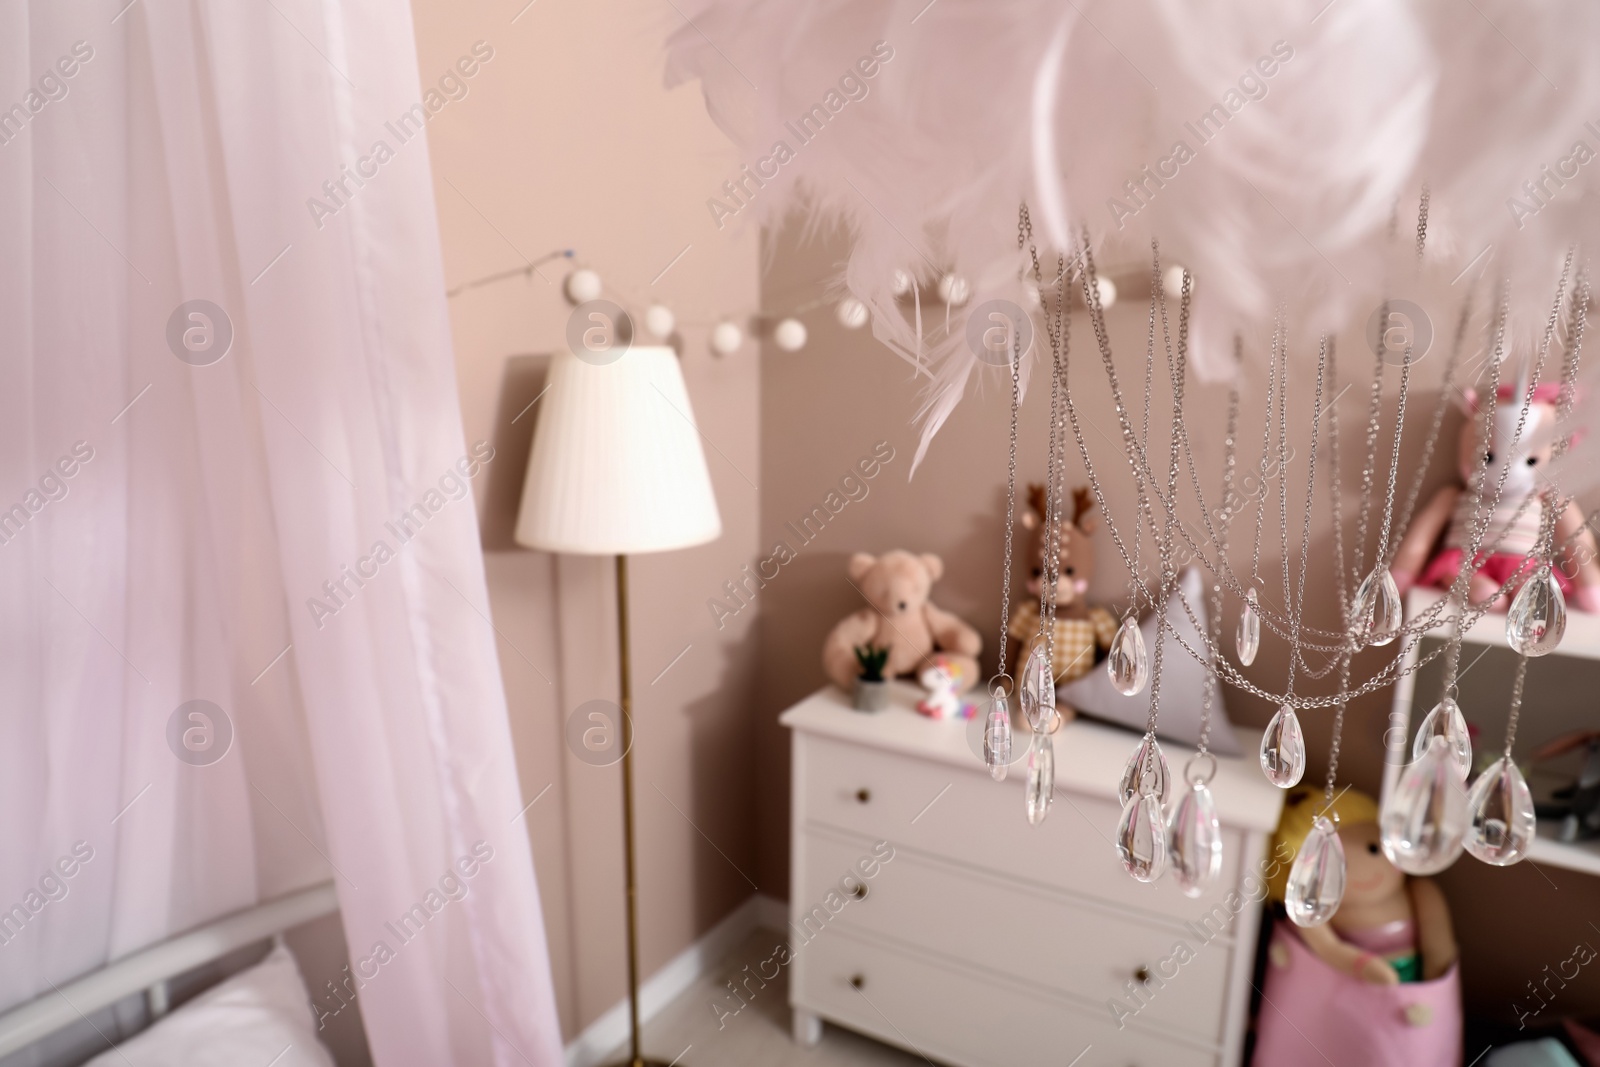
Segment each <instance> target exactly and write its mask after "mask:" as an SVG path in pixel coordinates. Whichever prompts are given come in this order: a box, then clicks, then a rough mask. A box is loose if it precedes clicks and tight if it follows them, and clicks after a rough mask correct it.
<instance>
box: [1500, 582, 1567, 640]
mask: <svg viewBox="0 0 1600 1067" xmlns="http://www.w3.org/2000/svg"><path fill="white" fill-rule="evenodd" d="M1566 632H1567V601H1566V598H1565V597H1563V596H1562V595H1561V586H1560V585H1558V584H1556V579H1555V575H1553V574H1551V573H1550V568H1549V567H1543V568H1541V569H1540V571H1539V573H1538V574H1535V575H1534V576H1533V577H1532V578H1529V579H1528V580H1527V581H1525V582H1523V583H1522V588H1521V589H1518V590H1517V595H1516V596H1515V597H1514V598H1512V601H1511V610H1510V611H1508V612H1507V613H1506V642H1507V643H1508V644H1509V645H1510V646H1511V648H1512V649H1513V650H1514V651H1516V652H1520V653H1521V654H1523V655H1524V656H1548V655H1549V654H1550V653H1552V652H1554V651H1555V650H1556V646H1557V645H1559V644H1560V643H1561V635H1562V634H1564V633H1566Z"/></svg>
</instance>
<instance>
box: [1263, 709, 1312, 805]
mask: <svg viewBox="0 0 1600 1067" xmlns="http://www.w3.org/2000/svg"><path fill="white" fill-rule="evenodd" d="M1261 772H1262V773H1263V774H1265V775H1266V776H1267V781H1269V782H1271V783H1272V784H1273V785H1275V786H1277V787H1278V788H1279V789H1288V788H1289V787H1290V786H1292V785H1295V784H1297V783H1298V782H1299V781H1300V776H1301V775H1303V774H1305V773H1306V738H1305V734H1304V733H1302V732H1301V730H1300V717H1299V716H1298V715H1296V714H1295V713H1294V708H1292V707H1290V706H1289V705H1288V704H1285V705H1283V706H1282V707H1280V708H1279V709H1278V713H1277V714H1276V715H1274V716H1273V717H1272V721H1271V722H1269V723H1267V731H1266V733H1264V734H1262V735H1261Z"/></svg>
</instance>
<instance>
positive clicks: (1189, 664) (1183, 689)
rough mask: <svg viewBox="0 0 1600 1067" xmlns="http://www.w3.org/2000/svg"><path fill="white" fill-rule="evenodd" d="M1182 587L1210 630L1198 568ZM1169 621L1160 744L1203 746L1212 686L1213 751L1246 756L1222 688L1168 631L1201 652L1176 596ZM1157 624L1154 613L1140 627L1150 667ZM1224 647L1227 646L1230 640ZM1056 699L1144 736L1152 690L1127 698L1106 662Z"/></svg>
mask: <svg viewBox="0 0 1600 1067" xmlns="http://www.w3.org/2000/svg"><path fill="white" fill-rule="evenodd" d="M1178 584H1179V587H1180V588H1181V589H1182V591H1183V594H1184V596H1185V597H1187V598H1188V601H1189V606H1190V607H1191V608H1193V609H1194V615H1195V618H1196V619H1198V620H1199V621H1200V625H1202V626H1204V625H1206V605H1205V582H1204V580H1203V579H1202V577H1201V573H1200V571H1199V569H1197V568H1195V567H1188V568H1185V569H1184V571H1183V573H1181V574H1180V575H1179V576H1178ZM1167 617H1168V620H1169V624H1168V629H1169V632H1168V633H1167V646H1166V648H1165V649H1163V650H1162V657H1163V660H1162V667H1161V715H1160V718H1159V719H1158V720H1157V722H1156V736H1157V737H1158V738H1160V739H1161V740H1162V741H1172V742H1176V743H1178V744H1183V745H1191V746H1192V745H1195V744H1197V743H1199V741H1200V709H1201V706H1202V703H1203V701H1204V700H1205V692H1206V689H1207V687H1209V688H1210V689H1211V692H1212V696H1211V751H1212V752H1215V753H1216V754H1217V755H1219V756H1237V755H1239V754H1240V752H1241V751H1242V750H1241V749H1240V748H1239V739H1238V738H1237V737H1235V736H1234V733H1233V727H1232V725H1231V724H1230V723H1229V722H1228V713H1227V709H1226V708H1224V707H1223V703H1222V694H1221V693H1220V692H1219V691H1218V690H1219V689H1220V687H1219V686H1218V685H1217V682H1216V680H1215V679H1214V678H1212V677H1211V674H1210V672H1209V671H1207V670H1206V669H1205V667H1204V666H1202V665H1201V664H1199V663H1197V662H1195V659H1194V657H1193V656H1191V655H1189V653H1187V652H1185V651H1184V650H1183V646H1182V645H1180V644H1178V642H1177V639H1176V637H1174V636H1173V634H1172V633H1171V632H1170V631H1173V630H1175V631H1177V632H1178V633H1179V634H1182V635H1183V639H1184V640H1185V641H1187V642H1188V644H1189V647H1190V648H1192V649H1195V650H1196V651H1203V646H1202V645H1201V642H1200V635H1199V634H1198V633H1196V632H1195V628H1194V623H1192V622H1190V621H1189V615H1188V613H1187V612H1185V611H1184V610H1183V604H1182V603H1180V602H1179V600H1178V594H1177V592H1176V591H1175V592H1174V593H1173V595H1172V598H1171V599H1170V600H1169V601H1167ZM1156 622H1157V619H1156V616H1155V613H1154V612H1152V613H1151V614H1150V615H1149V616H1147V617H1146V618H1145V619H1144V621H1142V622H1141V623H1140V624H1139V630H1140V632H1141V633H1143V634H1144V644H1145V648H1147V649H1148V650H1149V654H1150V661H1151V666H1152V668H1153V667H1154V665H1155V652H1156V643H1155V642H1156ZM1223 643H1224V647H1226V643H1227V642H1226V638H1224V641H1223ZM1056 698H1057V699H1058V700H1060V701H1062V702H1064V703H1067V704H1070V705H1072V706H1073V707H1074V708H1076V709H1077V710H1078V711H1079V712H1080V713H1081V714H1083V715H1088V716H1090V717H1092V718H1096V719H1103V720H1104V721H1106V722H1111V723H1116V724H1117V725H1118V726H1126V727H1128V728H1129V729H1132V730H1136V731H1138V732H1139V733H1141V734H1142V733H1144V727H1145V722H1146V720H1147V719H1148V718H1149V716H1150V687H1149V685H1146V686H1145V687H1144V691H1143V692H1140V693H1138V694H1136V695H1134V696H1131V697H1128V696H1123V695H1122V694H1121V693H1119V692H1117V690H1116V688H1115V687H1114V686H1113V685H1112V684H1111V677H1110V675H1108V674H1107V673H1106V668H1105V664H1104V663H1101V664H1099V665H1097V666H1096V667H1095V669H1094V670H1092V671H1090V672H1089V673H1088V674H1086V675H1084V676H1083V677H1082V678H1079V679H1078V680H1077V681H1075V682H1069V683H1067V684H1066V685H1062V686H1057V687H1056Z"/></svg>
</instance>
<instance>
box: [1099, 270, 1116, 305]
mask: <svg viewBox="0 0 1600 1067" xmlns="http://www.w3.org/2000/svg"><path fill="white" fill-rule="evenodd" d="M1094 281H1095V285H1094V287H1095V289H1096V290H1098V291H1099V293H1100V307H1101V308H1109V307H1111V305H1113V304H1115V303H1116V302H1117V286H1116V283H1115V282H1113V281H1112V280H1111V279H1110V278H1106V277H1099V278H1096V279H1095V280H1094Z"/></svg>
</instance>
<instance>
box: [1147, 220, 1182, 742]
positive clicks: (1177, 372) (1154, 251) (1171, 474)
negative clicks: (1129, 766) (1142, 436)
mask: <svg viewBox="0 0 1600 1067" xmlns="http://www.w3.org/2000/svg"><path fill="white" fill-rule="evenodd" d="M1150 254H1151V260H1152V263H1153V266H1152V280H1151V285H1152V289H1151V297H1150V304H1151V311H1152V312H1154V310H1155V308H1156V305H1157V303H1159V304H1160V306H1161V319H1162V331H1163V334H1164V335H1165V336H1167V337H1168V344H1167V367H1168V372H1169V374H1170V376H1171V378H1172V423H1173V426H1174V427H1176V426H1177V425H1178V424H1179V423H1180V422H1181V421H1182V420H1183V385H1184V376H1185V374H1186V368H1185V361H1186V359H1187V357H1188V342H1189V337H1188V334H1189V272H1188V271H1185V272H1184V274H1183V290H1182V292H1181V294H1180V296H1179V310H1178V351H1177V355H1176V356H1174V355H1173V352H1172V347H1171V343H1170V335H1169V334H1167V330H1166V318H1167V315H1166V293H1165V291H1164V290H1163V288H1162V285H1161V249H1160V247H1159V246H1158V245H1157V244H1156V243H1155V242H1154V241H1152V242H1151V243H1150ZM1151 321H1152V323H1154V315H1153V314H1152V316H1151ZM1153 340H1154V331H1153V329H1152V341H1153ZM1149 357H1150V358H1149V361H1148V363H1147V366H1146V370H1145V383H1146V385H1145V396H1146V404H1147V405H1148V403H1149V392H1150V384H1149V383H1150V380H1151V377H1152V369H1151V368H1152V366H1153V364H1154V363H1155V358H1154V357H1155V352H1154V344H1153V343H1152V345H1151V351H1150V352H1149ZM1145 430H1146V433H1147V434H1148V431H1149V426H1148V422H1147V424H1146V427H1145ZM1179 445H1180V438H1179V435H1178V432H1177V430H1176V429H1174V430H1173V432H1172V441H1171V447H1170V455H1169V462H1168V470H1167V498H1168V499H1169V500H1175V499H1176V498H1177V492H1178V470H1179ZM1176 517H1177V516H1176V514H1175V512H1174V510H1173V509H1171V508H1168V509H1167V510H1166V515H1165V518H1164V520H1163V525H1162V530H1161V533H1160V534H1159V535H1158V536H1157V537H1156V550H1157V553H1158V554H1159V556H1160V561H1161V580H1160V589H1161V595H1160V599H1159V600H1158V602H1157V603H1156V605H1155V610H1156V618H1157V622H1156V647H1155V649H1154V652H1153V656H1152V660H1151V667H1150V714H1149V717H1148V719H1147V722H1146V727H1145V729H1146V732H1147V733H1150V734H1154V733H1155V732H1156V721H1157V717H1158V715H1159V713H1160V709H1161V667H1162V661H1163V658H1164V657H1163V652H1162V650H1163V649H1164V648H1165V646H1166V643H1167V642H1166V632H1167V629H1168V627H1169V622H1168V620H1167V602H1168V600H1169V599H1170V598H1171V596H1172V587H1173V584H1174V582H1175V581H1176V579H1177V575H1176V573H1175V572H1174V570H1173V566H1172V527H1173V524H1174V522H1175V521H1176ZM1152 532H1153V531H1152Z"/></svg>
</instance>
